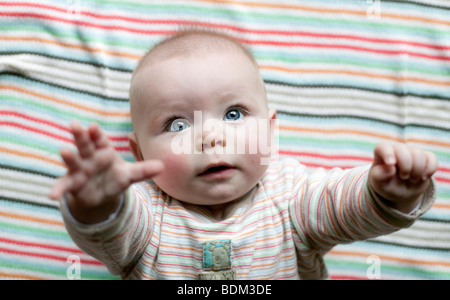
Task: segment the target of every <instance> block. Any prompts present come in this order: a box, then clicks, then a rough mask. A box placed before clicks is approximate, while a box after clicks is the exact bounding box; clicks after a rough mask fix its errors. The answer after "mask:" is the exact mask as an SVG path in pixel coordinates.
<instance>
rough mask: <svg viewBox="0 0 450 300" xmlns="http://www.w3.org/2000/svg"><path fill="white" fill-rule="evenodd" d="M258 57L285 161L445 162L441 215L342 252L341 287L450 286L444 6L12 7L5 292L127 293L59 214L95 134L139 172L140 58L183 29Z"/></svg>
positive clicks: (0, 219) (1, 130)
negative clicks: (131, 94) (134, 106)
mask: <svg viewBox="0 0 450 300" xmlns="http://www.w3.org/2000/svg"><path fill="white" fill-rule="evenodd" d="M185 27H196V28H212V29H216V30H219V31H221V32H224V33H227V34H230V35H232V36H234V37H236V38H237V39H239V40H240V41H242V42H243V43H244V44H245V45H246V46H247V47H248V48H249V49H250V50H251V51H252V53H254V55H255V57H256V59H257V61H258V63H259V65H260V68H261V72H262V75H263V78H264V80H265V82H266V84H267V91H268V98H269V101H270V106H271V107H273V108H276V109H277V111H278V118H279V124H280V131H279V146H280V155H281V156H293V157H297V158H298V159H299V160H300V161H301V162H302V163H304V164H305V165H306V166H308V167H311V168H316V167H323V168H326V169H330V168H333V167H341V168H347V167H353V166H360V165H363V164H368V163H370V161H371V159H372V151H373V148H374V146H375V145H376V144H377V143H378V142H380V141H389V142H406V143H409V144H411V145H416V146H419V147H421V148H423V149H426V150H430V151H433V152H434V153H435V154H436V155H437V156H438V158H439V160H440V167H439V170H438V172H437V174H436V176H435V179H436V182H437V201H436V203H435V205H434V206H433V208H432V209H431V210H430V211H429V212H428V213H426V214H425V215H424V216H423V217H422V218H421V219H420V220H419V221H418V222H416V223H415V224H414V225H413V226H412V227H411V228H408V229H404V230H401V231H399V232H397V233H394V234H391V235H388V236H383V237H380V238H377V239H374V240H369V241H364V242H357V243H353V244H349V245H340V246H337V247H336V248H334V249H333V250H332V251H331V252H330V253H329V254H327V255H326V257H325V259H326V262H327V265H328V268H329V271H330V275H331V278H332V279H378V278H381V279H450V4H449V2H448V1H447V0H411V1H394V0H351V1H350V0H348V1H346V0H341V1H335V0H173V1H168V0H120V1H119V0H95V1H94V0H90V1H87V0H66V1H64V0H62V1H61V0H39V1H37V0H34V1H33V0H23V1H13V0H0V278H3V279H66V278H69V279H71V278H81V279H117V277H113V276H111V275H109V273H108V272H107V271H106V269H105V267H104V266H103V265H102V264H101V263H100V262H98V261H97V260H95V259H93V258H92V257H90V256H88V255H86V254H84V253H83V252H82V251H80V250H79V249H78V248H77V247H76V246H75V244H74V243H73V242H72V241H71V239H70V237H69V236H68V234H67V232H66V230H65V228H64V225H63V223H62V218H61V215H60V212H59V207H58V204H57V203H55V202H52V201H50V200H49V199H48V196H47V195H48V193H49V191H50V188H51V186H52V184H53V183H54V181H55V179H56V178H57V177H58V176H60V175H63V174H64V173H65V167H64V165H63V163H62V161H61V158H60V156H59V150H60V148H61V147H62V146H67V145H69V146H73V141H72V138H71V135H70V133H69V131H68V124H69V123H70V121H71V120H73V119H78V120H80V121H81V122H82V123H83V124H89V123H90V122H93V121H95V122H98V123H99V124H100V125H101V127H102V128H103V130H105V131H106V132H107V134H108V136H109V137H110V139H111V140H112V142H113V143H114V146H115V148H116V149H117V151H118V152H119V153H120V154H121V155H122V156H123V157H124V158H125V159H127V160H130V161H131V160H133V157H132V155H131V152H130V151H129V148H128V141H127V134H128V133H129V132H130V131H131V130H132V127H131V122H130V115H129V108H128V87H129V81H130V77H131V73H132V70H133V68H134V67H135V66H136V63H137V61H138V60H139V58H140V57H141V56H142V55H143V54H144V53H145V52H146V51H147V50H148V49H149V48H150V47H152V45H154V44H155V43H156V42H158V41H160V40H161V39H163V38H164V37H166V36H168V35H170V34H172V33H174V32H176V31H177V30H179V29H180V28H185Z"/></svg>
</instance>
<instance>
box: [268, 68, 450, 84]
mask: <svg viewBox="0 0 450 300" xmlns="http://www.w3.org/2000/svg"><path fill="white" fill-rule="evenodd" d="M259 68H260V69H267V70H276V71H282V72H288V73H302V74H306V73H319V74H320V73H324V74H347V75H353V76H362V77H368V78H378V79H388V80H392V81H412V82H420V83H427V84H433V85H442V86H450V82H446V81H438V80H430V79H423V78H419V77H403V76H389V75H380V74H369V73H364V72H356V71H349V70H331V69H328V70H327V69H297V68H286V67H280V66H264V65H261V66H259Z"/></svg>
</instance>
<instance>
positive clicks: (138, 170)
mask: <svg viewBox="0 0 450 300" xmlns="http://www.w3.org/2000/svg"><path fill="white" fill-rule="evenodd" d="M163 170H164V164H163V162H162V161H160V160H155V159H153V160H144V161H139V162H136V163H130V169H129V181H130V184H132V183H136V182H139V181H144V180H147V179H150V178H152V177H154V176H156V175H158V174H159V173H161V172H162V171H163Z"/></svg>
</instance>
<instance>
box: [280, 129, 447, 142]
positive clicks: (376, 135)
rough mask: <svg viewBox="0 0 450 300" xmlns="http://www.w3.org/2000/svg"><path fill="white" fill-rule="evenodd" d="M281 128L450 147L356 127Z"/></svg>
mask: <svg viewBox="0 0 450 300" xmlns="http://www.w3.org/2000/svg"><path fill="white" fill-rule="evenodd" d="M279 128H280V129H281V130H289V131H297V132H316V133H325V134H337V133H343V134H357V135H365V136H371V137H377V138H381V139H386V140H391V141H395V142H402V143H418V144H426V145H435V146H441V147H450V143H446V142H440V141H434V140H422V139H413V138H407V139H401V138H395V137H392V136H389V135H385V134H379V133H374V132H368V131H362V130H356V129H321V128H304V127H294V126H286V125H280V126H279Z"/></svg>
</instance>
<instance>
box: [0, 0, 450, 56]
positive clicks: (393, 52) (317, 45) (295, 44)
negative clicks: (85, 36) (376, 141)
mask: <svg viewBox="0 0 450 300" xmlns="http://www.w3.org/2000/svg"><path fill="white" fill-rule="evenodd" d="M0 5H2V3H1V2H0ZM9 5H10V6H11V5H12V4H9ZM14 5H16V6H23V5H25V4H24V3H19V4H14ZM27 6H29V5H27ZM35 7H40V8H47V9H53V10H57V11H60V12H65V11H66V10H63V9H59V8H52V7H51V6H48V5H47V6H46V5H35ZM80 13H81V14H82V15H89V16H93V17H95V18H98V19H112V20H117V19H121V20H124V21H128V22H135V23H141V24H142V23H144V24H178V25H194V26H207V27H216V28H226V29H232V30H234V31H239V32H245V33H255V34H276V35H288V36H292V35H296V36H312V37H317V38H327V39H352V40H359V41H367V42H373V43H383V44H399V45H402V44H403V45H410V46H416V47H425V48H430V49H436V50H440V51H442V50H450V47H445V46H438V45H431V44H425V43H418V42H408V41H398V40H388V39H375V38H366V37H360V36H351V35H338V34H316V33H309V32H302V31H276V30H248V29H244V28H241V27H236V26H231V25H222V24H221V25H219V24H213V23H206V22H193V21H181V20H146V19H137V18H128V17H123V16H105V15H99V14H94V13H87V12H80ZM0 15H4V16H13V17H33V18H43V19H49V20H55V21H60V22H65V23H72V24H77V25H83V26H90V27H97V28H102V29H112V30H123V31H129V32H135V33H141V34H156V35H157V34H159V35H167V34H172V33H174V30H157V31H155V30H141V29H134V28H126V27H118V26H107V25H97V24H93V23H89V22H81V21H77V20H68V19H64V18H56V17H52V16H48V15H44V14H37V13H21V12H17V13H13V12H1V13H0ZM241 41H242V42H243V43H247V44H252V45H260V44H263V45H276V46H284V47H314V48H332V49H347V50H356V51H362V52H373V53H380V54H387V55H400V54H409V55H411V56H417V57H423V58H428V59H435V60H444V61H448V60H450V57H447V56H441V55H428V54H423V53H416V52H411V51H397V50H379V49H370V48H367V47H357V46H349V45H330V44H320V43H300V42H275V41H252V40H244V39H241Z"/></svg>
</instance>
